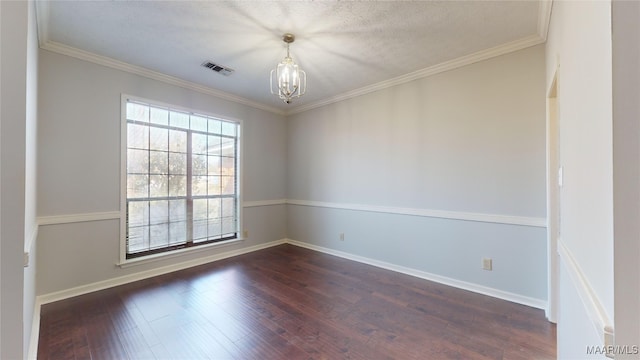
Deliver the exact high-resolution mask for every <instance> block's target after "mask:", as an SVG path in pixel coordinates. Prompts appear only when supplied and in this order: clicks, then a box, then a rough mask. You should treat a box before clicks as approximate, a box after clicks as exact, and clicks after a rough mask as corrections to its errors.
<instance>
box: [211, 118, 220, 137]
mask: <svg viewBox="0 0 640 360" xmlns="http://www.w3.org/2000/svg"><path fill="white" fill-rule="evenodd" d="M209 132H210V133H214V134H220V132H222V122H221V121H220V120H214V119H209Z"/></svg>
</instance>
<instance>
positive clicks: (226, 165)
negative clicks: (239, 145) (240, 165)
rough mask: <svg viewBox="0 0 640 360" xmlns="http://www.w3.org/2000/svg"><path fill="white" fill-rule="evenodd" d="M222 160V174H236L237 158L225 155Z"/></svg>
mask: <svg viewBox="0 0 640 360" xmlns="http://www.w3.org/2000/svg"><path fill="white" fill-rule="evenodd" d="M221 160H222V164H221V165H222V169H221V174H222V175H235V174H236V158H230V157H223V158H221Z"/></svg>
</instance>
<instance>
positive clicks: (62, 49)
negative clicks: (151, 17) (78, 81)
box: [38, 21, 285, 115]
mask: <svg viewBox="0 0 640 360" xmlns="http://www.w3.org/2000/svg"><path fill="white" fill-rule="evenodd" d="M45 23H46V21H45ZM39 27H40V26H38V28H39ZM45 27H46V26H45ZM45 32H46V30H43V37H44V36H46V33H45ZM40 48H41V49H44V50H48V51H52V52H55V53H58V54H62V55H66V56H70V57H73V58H76V59H80V60H85V61H89V62H92V63H95V64H98V65H102V66H106V67H110V68H112V69H116V70H120V71H125V72H128V73H131V74H135V75H140V76H144V77H146V78H149V79H153V80H157V81H161V82H164V83H167V84H170V85H175V86H179V87H182V88H185V89H189V90H193V91H197V92H199V93H203V94H206V95H212V96H215V97H217V98H220V99H223V100H228V101H232V102H235V103H238V104H242V105H246V106H250V107H252V108H255V109H259V110H265V111H268V112H271V113H274V114H278V115H285V112H284V111H282V110H280V109H277V108H274V107H272V106H268V105H264V104H262V103H259V102H255V101H252V100H249V99H245V98H243V97H240V96H236V95H233V94H230V93H227V92H224V91H220V90H216V89H213V88H210V87H207V86H204V85H200V84H196V83H194V82H191V81H187V80H183V79H180V78H177V77H174V76H170V75H166V74H163V73H161V72H157V71H154V70H149V69H147V68H144V67H141V66H137V65H132V64H129V63H126V62H124V61H120V60H115V59H112V58H109V57H106V56H102V55H97V54H94V53H92V52H88V51H84V50H80V49H78V48H74V47H72V46H68V45H64V44H61V43H58V42H55V41H50V40H44V41H42V40H40Z"/></svg>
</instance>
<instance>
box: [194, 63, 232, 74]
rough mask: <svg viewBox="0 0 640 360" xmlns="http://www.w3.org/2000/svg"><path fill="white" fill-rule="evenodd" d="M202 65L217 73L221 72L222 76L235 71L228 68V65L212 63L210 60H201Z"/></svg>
mask: <svg viewBox="0 0 640 360" xmlns="http://www.w3.org/2000/svg"><path fill="white" fill-rule="evenodd" d="M202 66H204V67H206V68H208V69H211V71H215V72H217V73H218V74H222V75H224V76H229V75H231V74H233V72H234V71H235V70H233V69H231V68H228V67H226V66H222V65H218V64H216V63H213V62H211V61H205V62H203V63H202Z"/></svg>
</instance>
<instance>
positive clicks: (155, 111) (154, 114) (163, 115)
mask: <svg viewBox="0 0 640 360" xmlns="http://www.w3.org/2000/svg"><path fill="white" fill-rule="evenodd" d="M151 122H152V123H154V124H160V125H169V111H167V110H166V109H160V108H156V107H152V108H151Z"/></svg>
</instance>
